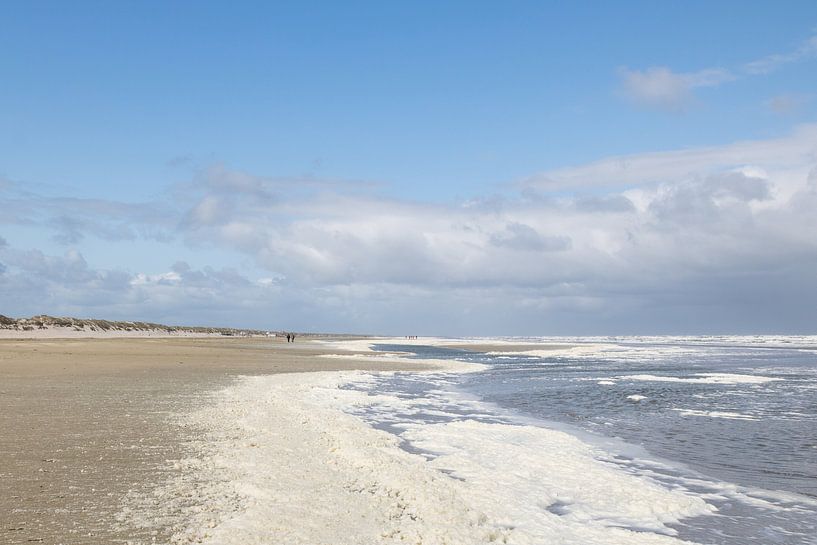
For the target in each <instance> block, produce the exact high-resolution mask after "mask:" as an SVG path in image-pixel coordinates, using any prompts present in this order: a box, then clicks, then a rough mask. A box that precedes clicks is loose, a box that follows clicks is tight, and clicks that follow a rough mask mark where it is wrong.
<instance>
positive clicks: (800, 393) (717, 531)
mask: <svg viewBox="0 0 817 545" xmlns="http://www.w3.org/2000/svg"><path fill="white" fill-rule="evenodd" d="M532 341H536V340H535V339H528V340H526V342H532ZM541 342H543V343H551V344H552V342H553V341H552V340H549V339H548V340H545V339H542V340H541ZM377 348H378V349H381V350H401V351H406V352H412V353H414V354H415V355H416V357H418V358H424V359H425V358H435V359H459V360H465V361H473V362H478V363H483V364H487V365H488V367H487V368H486V369H485V370H484V371H481V372H478V373H473V374H467V375H455V374H438V375H430V376H428V375H426V376H423V375H410V374H409V375H397V376H395V377H391V378H381V379H377V380H375V381H373V382H371V383H369V384H366V385H364V386H360V387H361V388H365V389H368V390H370V391H371V392H373V393H374V392H377V393H386V394H388V395H392V396H396V397H399V398H401V399H404V400H406V403H405V404H402V405H396V406H395V405H391V406H389V405H386V406H373V407H368V408H367V409H365V410H361V413H362V416H364V417H365V418H367V419H368V420H369V421H370V422H372V423H373V424H374V425H377V426H378V427H382V428H385V429H389V430H390V431H392V432H394V433H396V434H398V435H405V434H403V430H404V429H407V428H408V427H412V426H414V427H415V428H416V426H418V425H430V424H434V423H440V422H451V421H459V420H478V421H481V422H494V423H503V424H513V425H520V424H524V425H528V426H530V425H534V426H541V427H545V428H558V429H562V430H567V431H569V432H570V433H572V434H574V435H578V436H580V437H581V438H582V439H583V440H585V441H588V442H590V443H595V444H598V445H602V446H603V449H602V452H603V454H599V458H600V459H604V460H605V461H606V462H608V463H611V464H614V465H615V466H616V467H618V468H619V469H620V470H621V471H623V472H627V473H630V474H633V475H638V476H639V477H644V478H647V479H649V480H652V481H654V482H658V483H661V484H662V485H663V486H665V487H667V488H670V489H678V490H683V491H684V492H685V493H687V494H690V495H695V496H698V497H701V498H703V499H705V500H706V501H707V502H708V503H709V504H710V505H713V506H715V507H716V508H717V509H718V513H717V515H714V516H713V515H707V516H697V517H692V518H686V519H683V520H682V521H681V522H678V523H671V524H669V525H668V527H669V528H670V530H671V531H673V532H677V536H678V537H680V538H683V539H688V540H691V541H695V542H699V543H712V544H723V545H732V544H735V545H737V544H749V543H759V544H760V543H763V544H766V543H784V544H792V545H795V544H797V545H800V544H814V543H817V351H815V347H814V346H813V345H811V344H809V343H808V342H804V341H803V339H786V338H776V339H774V342H758V341H757V339H749V340H748V341H747V339H745V338H718V339H704V338H686V339H646V340H645V339H616V340H615V342H610V341H609V340H607V342H605V344H604V346H602V347H599V348H598V349H588V350H577V351H575V353H570V352H568V353H564V352H560V353H554V354H552V355H549V354H548V353H547V352H537V353H536V354H535V355H533V354H519V353H516V354H511V353H508V354H475V353H469V352H465V351H461V350H452V349H444V348H439V347H431V346H429V347H423V346H398V345H391V346H378V347H377ZM588 348H589V347H588ZM405 446H406V448H408V449H409V450H415V451H422V449H419V448H417V447H416V446H415V445H412V444H411V442H410V441H406V443H405ZM429 457H433V454H429ZM548 509H549V510H550V512H554V513H555V512H558V511H559V510H560V509H562V507H560V506H559V505H550V506H549V507H548ZM565 509H566V508H565ZM554 510H555V511H554ZM631 529H634V530H638V528H631ZM652 531H655V529H653V530H652Z"/></svg>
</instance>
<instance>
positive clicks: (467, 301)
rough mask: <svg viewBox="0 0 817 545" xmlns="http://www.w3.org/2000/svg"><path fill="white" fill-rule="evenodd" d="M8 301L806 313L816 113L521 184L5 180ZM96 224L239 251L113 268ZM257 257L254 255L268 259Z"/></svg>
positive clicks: (806, 317) (189, 310)
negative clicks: (750, 137) (452, 186)
mask: <svg viewBox="0 0 817 545" xmlns="http://www.w3.org/2000/svg"><path fill="white" fill-rule="evenodd" d="M0 206H1V207H2V209H3V210H9V211H11V210H13V212H11V213H4V214H3V216H2V217H1V218H0V223H4V224H6V225H7V226H12V225H13V226H17V227H19V226H29V227H30V228H32V229H33V228H36V229H44V230H49V231H50V232H52V234H53V238H54V240H55V241H56V242H57V243H59V244H62V245H64V248H65V249H64V251H63V253H62V254H56V255H48V254H47V253H45V252H43V251H40V250H37V249H31V248H22V247H20V246H19V245H18V244H17V243H16V242H15V240H14V238H13V237H11V236H9V235H7V234H5V233H4V236H5V239H6V242H5V243H4V241H3V239H0V264H2V266H0V291H2V293H4V304H5V305H6V307H7V309H6V312H5V313H6V314H12V315H13V314H18V315H19V314H29V313H36V312H45V311H47V312H50V313H57V314H59V313H62V314H79V315H84V316H89V315H94V316H104V317H110V318H134V319H135V318H140V319H151V320H166V321H176V322H184V323H203V324H215V323H221V324H225V323H228V324H231V325H232V324H234V325H241V326H254V327H261V328H264V327H268V328H277V327H282V328H284V327H285V328H299V329H310V330H324V331H328V330H330V331H357V332H374V333H397V334H400V333H405V334H409V333H411V334H414V333H417V334H473V335H476V334H519V335H528V334H587V333H596V334H603V333H610V334H616V333H700V332H719V333H721V332H723V333H729V332H753V331H755V332H757V331H761V332H764V331H765V332H786V331H791V332H794V331H797V332H803V328H808V327H811V324H813V323H814V319H815V318H817V316H815V309H817V278H816V277H815V275H814V271H815V270H817V235H815V233H817V214H815V213H814V210H815V209H817V126H814V125H809V126H803V127H800V128H799V129H797V130H795V131H794V132H793V133H792V134H791V135H789V136H787V137H784V138H778V139H773V140H766V141H752V142H739V143H735V144H732V145H728V146H722V147H712V148H700V149H689V150H677V151H670V152H665V153H654V154H642V155H633V156H627V157H616V158H610V159H605V160H601V161H598V162H596V163H592V164H588V165H581V166H577V167H573V168H568V169H562V170H558V171H553V172H546V173H542V174H541V175H538V176H534V177H531V178H530V179H528V180H525V181H523V182H522V183H521V184H519V185H518V186H516V188H515V189H514V190H512V191H508V192H506V193H503V194H498V195H486V196H482V197H478V198H473V199H470V200H467V201H462V202H454V203H448V204H431V203H426V202H419V201H409V200H401V199H395V198H388V197H386V196H383V195H382V194H380V193H378V188H377V187H372V186H369V185H366V184H357V183H341V182H333V181H326V180H324V181H315V180H299V179H280V178H269V177H262V176H255V175H252V174H250V173H246V172H240V171H236V170H231V169H229V168H226V167H224V166H223V165H215V166H212V167H210V168H207V169H204V170H203V171H201V172H199V173H198V174H197V175H196V176H194V177H193V179H192V180H191V181H190V182H189V183H187V184H184V185H181V186H179V187H176V188H174V189H173V191H172V192H171V193H169V196H168V198H167V199H165V200H158V201H156V202H151V203H137V204H133V203H120V202H111V201H100V200H82V199H67V198H59V197H44V196H39V195H36V194H33V193H28V192H23V191H21V190H20V189H19V188H17V189H15V188H14V187H10V186H7V187H5V189H3V190H0ZM92 238H97V239H99V238H101V239H104V240H108V241H119V243H122V244H126V243H128V241H130V240H132V239H134V238H138V239H143V240H149V241H151V243H152V244H157V245H169V246H171V247H179V248H188V249H189V248H193V249H196V248H205V249H206V248H212V249H217V250H219V251H225V252H230V254H231V255H234V256H236V262H237V263H240V262H242V260H243V261H244V262H246V263H249V264H251V267H250V266H248V267H246V268H242V267H241V266H230V267H225V266H223V265H221V264H214V265H212V266H209V267H208V266H205V267H201V268H198V269H197V268H193V267H191V266H190V265H188V264H187V263H185V262H176V263H168V265H167V268H166V269H165V270H159V271H145V270H141V269H140V265H139V261H138V257H135V258H134V260H133V261H132V262H128V263H122V266H121V267H118V268H116V269H115V270H99V269H96V268H94V267H93V266H92V265H91V264H89V263H87V262H86V260H85V258H84V257H83V254H82V243H83V241H87V240H89V239H92ZM259 271H260V272H259Z"/></svg>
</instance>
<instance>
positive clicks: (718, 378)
mask: <svg viewBox="0 0 817 545" xmlns="http://www.w3.org/2000/svg"><path fill="white" fill-rule="evenodd" d="M615 379H617V380H638V381H645V382H686V383H690V384H766V383H767V382H774V381H778V380H783V379H780V378H774V377H762V376H758V375H737V374H733V373H695V374H694V375H692V376H689V377H666V376H658V375H621V376H618V377H615Z"/></svg>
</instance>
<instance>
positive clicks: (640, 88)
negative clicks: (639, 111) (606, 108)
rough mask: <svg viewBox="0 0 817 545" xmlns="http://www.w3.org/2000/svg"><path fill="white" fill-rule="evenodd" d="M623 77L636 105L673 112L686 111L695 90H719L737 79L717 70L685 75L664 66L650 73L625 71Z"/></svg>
mask: <svg viewBox="0 0 817 545" xmlns="http://www.w3.org/2000/svg"><path fill="white" fill-rule="evenodd" d="M619 75H620V77H621V80H622V89H623V91H624V94H625V96H626V97H627V98H629V99H630V100H631V101H632V102H633V103H634V104H636V105H639V106H646V107H649V108H657V109H660V110H666V111H671V112H678V111H682V110H684V109H685V108H686V107H687V106H688V105H689V103H690V102H691V100H692V96H693V94H692V92H693V91H694V90H695V89H698V88H702V87H717V86H718V85H720V84H722V83H724V82H727V81H731V80H733V79H735V78H734V76H733V75H732V74H731V73H730V72H728V71H726V70H722V69H717V68H710V69H706V70H701V71H700V72H693V73H687V74H681V73H676V72H673V71H672V70H670V69H669V68H667V67H664V66H655V67H651V68H647V69H646V70H630V69H628V68H622V69H621V70H620V72H619Z"/></svg>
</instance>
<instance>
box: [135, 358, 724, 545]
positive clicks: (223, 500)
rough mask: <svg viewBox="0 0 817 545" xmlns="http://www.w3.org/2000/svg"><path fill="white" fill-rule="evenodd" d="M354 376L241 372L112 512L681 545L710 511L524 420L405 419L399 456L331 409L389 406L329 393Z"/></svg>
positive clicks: (203, 536) (328, 535) (389, 531)
mask: <svg viewBox="0 0 817 545" xmlns="http://www.w3.org/2000/svg"><path fill="white" fill-rule="evenodd" d="M355 380H357V381H362V382H364V383H365V382H366V381H369V380H371V375H365V374H360V373H337V372H335V373H314V374H292V375H271V376H257V377H242V378H240V379H239V380H238V381H237V382H236V383H235V384H234V385H233V386H231V387H229V388H227V389H226V390H225V391H223V392H222V393H221V394H220V396H219V397H218V400H217V403H216V404H215V405H214V406H212V407H210V408H207V409H204V410H202V411H199V412H197V413H195V414H194V415H192V416H188V417H187V419H188V425H193V426H196V427H200V428H202V429H205V430H207V437H206V438H205V439H204V440H203V441H202V445H201V452H200V455H199V456H198V457H197V458H196V459H195V460H193V461H190V463H185V464H184V467H183V468H182V469H184V471H183V472H182V475H180V476H179V477H178V478H176V479H174V480H173V481H171V482H169V483H168V484H167V485H166V486H165V487H163V488H162V489H160V490H157V491H156V493H155V495H154V498H152V502H148V503H149V504H150V505H151V506H152V510H151V511H148V512H147V513H149V515H148V514H146V515H144V516H143V517H142V518H140V515H139V513H140V510H139V506H138V504H134V507H133V508H132V509H131V510H130V512H129V515H128V517H125V518H126V519H129V520H130V522H131V523H134V522H140V523H142V524H149V523H150V520H148V519H149V518H150V517H156V516H157V513H156V508H157V507H156V506H157V505H162V498H186V499H187V500H188V501H187V503H186V504H185V505H187V507H184V508H183V509H182V511H181V515H180V516H181V518H180V519H179V520H177V521H176V526H177V527H178V531H177V532H176V534H175V536H174V538H173V541H174V543H188V542H202V543H212V544H216V543H218V544H234V543H235V544H239V543H240V544H242V545H244V544H252V543H268V542H270V540H271V539H272V540H273V541H274V542H276V543H287V544H315V543H332V544H360V545H363V544H375V543H423V544H426V545H433V544H444V543H447V544H460V543H461V544H465V543H469V544H472V543H473V544H477V543H509V544H541V543H582V544H610V543H629V544H633V545H671V544H679V543H683V541H681V540H679V539H677V538H675V537H672V536H673V534H674V531H673V530H672V529H671V528H670V527H669V526H667V525H668V524H671V523H674V522H677V521H679V520H680V519H682V518H684V517H689V516H696V515H702V514H708V513H711V512H712V511H713V508H712V507H711V506H709V505H708V504H706V503H705V502H704V500H702V499H701V498H700V497H696V496H693V495H690V494H686V493H684V492H682V491H679V490H671V489H669V488H666V487H663V486H661V485H658V484H656V483H655V482H654V481H652V480H650V479H647V478H644V477H639V476H637V475H631V474H628V473H627V472H625V471H622V470H620V469H618V468H616V467H615V466H614V465H613V464H610V463H606V462H604V461H602V460H601V458H602V457H603V455H604V453H602V452H600V451H598V447H593V446H590V445H589V444H586V443H584V442H582V441H581V440H580V439H578V438H576V437H574V436H572V435H570V434H567V433H564V432H561V431H556V430H550V429H545V428H539V427H536V426H527V425H509V424H497V423H486V422H478V421H475V420H465V421H453V422H451V421H449V422H446V423H441V424H433V425H419V424H418V425H409V426H406V428H405V432H404V433H403V436H404V437H403V438H404V439H409V440H410V441H411V442H412V444H413V445H414V446H416V447H419V448H422V449H424V450H427V451H430V452H432V453H434V455H433V457H432V459H431V460H429V459H428V458H427V457H425V456H421V455H418V454H411V453H409V452H406V451H404V450H402V449H401V448H400V439H399V438H398V437H397V436H395V435H392V434H390V433H387V432H385V431H381V430H377V429H374V428H372V427H370V426H368V425H367V424H365V423H364V422H363V421H362V420H361V419H360V418H358V417H355V416H352V415H350V414H347V413H345V412H344V411H345V410H349V409H350V408H352V407H355V406H358V407H361V406H367V405H373V404H377V405H382V406H391V405H393V404H395V403H400V402H401V400H399V399H398V398H396V397H391V396H386V395H382V394H381V395H377V396H370V395H368V394H367V393H366V392H363V391H359V390H351V389H339V387H340V386H342V385H343V384H344V383H346V382H349V381H355ZM137 503H138V502H137ZM176 507H178V505H177V506H176ZM159 515H161V514H159ZM173 516H174V515H173V514H172V513H166V514H165V515H164V518H163V517H162V516H159V520H162V521H163V522H164V523H165V524H166V523H167V522H168V521H170V520H171V519H172V518H173Z"/></svg>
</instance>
